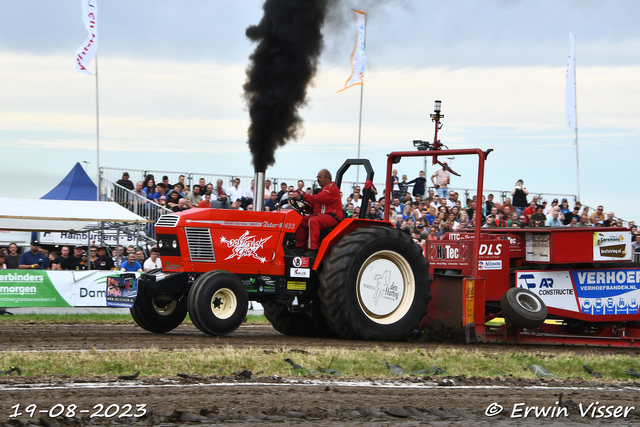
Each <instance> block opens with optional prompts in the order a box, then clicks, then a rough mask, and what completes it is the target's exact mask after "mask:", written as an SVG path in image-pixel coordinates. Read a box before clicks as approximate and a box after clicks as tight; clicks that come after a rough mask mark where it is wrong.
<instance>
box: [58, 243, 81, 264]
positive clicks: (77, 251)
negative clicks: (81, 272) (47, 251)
mask: <svg viewBox="0 0 640 427" xmlns="http://www.w3.org/2000/svg"><path fill="white" fill-rule="evenodd" d="M82 249H83V248H82V245H76V246H75V247H74V248H73V255H70V256H68V257H67V258H66V259H65V260H64V261H62V262H61V263H60V267H62V269H63V270H77V269H78V268H77V267H78V265H79V264H80V262H82Z"/></svg>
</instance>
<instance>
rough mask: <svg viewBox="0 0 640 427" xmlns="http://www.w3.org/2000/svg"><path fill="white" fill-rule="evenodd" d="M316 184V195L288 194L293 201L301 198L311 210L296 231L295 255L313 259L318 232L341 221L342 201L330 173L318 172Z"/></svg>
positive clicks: (316, 248) (325, 170) (318, 236)
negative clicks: (317, 185) (319, 188)
mask: <svg viewBox="0 0 640 427" xmlns="http://www.w3.org/2000/svg"><path fill="white" fill-rule="evenodd" d="M317 179H318V184H320V187H321V190H320V192H319V193H318V194H313V195H309V194H300V193H298V192H293V193H291V194H290V196H291V198H293V199H300V198H302V200H303V201H305V202H307V203H308V204H309V205H310V206H311V207H312V208H313V214H311V215H310V216H305V217H303V218H302V221H301V222H300V226H299V227H298V231H296V247H295V248H294V250H293V252H294V253H295V254H296V255H304V256H308V257H315V256H316V255H318V249H320V232H321V231H322V230H324V229H327V228H331V227H335V226H336V225H338V223H339V222H340V220H341V219H342V201H341V199H340V189H339V188H338V186H337V185H336V184H335V182H332V181H331V172H329V171H328V170H327V169H322V170H321V171H320V172H318V176H317ZM305 250H306V252H305Z"/></svg>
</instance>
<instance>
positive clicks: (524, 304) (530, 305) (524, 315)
mask: <svg viewBox="0 0 640 427" xmlns="http://www.w3.org/2000/svg"><path fill="white" fill-rule="evenodd" d="M500 306H501V307H502V311H503V313H504V317H505V318H506V319H508V320H509V321H510V322H511V323H513V324H514V325H516V326H519V327H521V328H524V329H537V328H539V327H540V326H542V324H543V323H544V321H545V319H546V318H547V306H546V305H545V304H544V301H542V299H540V297H539V296H538V295H536V294H534V293H533V292H531V291H530V290H528V289H523V288H511V289H509V290H508V291H507V292H506V293H505V294H504V296H503V297H502V301H501V302H500Z"/></svg>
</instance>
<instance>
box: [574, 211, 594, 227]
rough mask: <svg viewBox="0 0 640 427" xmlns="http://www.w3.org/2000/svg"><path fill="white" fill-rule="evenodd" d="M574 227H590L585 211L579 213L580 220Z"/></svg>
mask: <svg viewBox="0 0 640 427" xmlns="http://www.w3.org/2000/svg"><path fill="white" fill-rule="evenodd" d="M576 227H591V224H590V223H589V216H588V215H587V214H586V213H583V214H581V215H580V221H579V222H578V223H577V224H576Z"/></svg>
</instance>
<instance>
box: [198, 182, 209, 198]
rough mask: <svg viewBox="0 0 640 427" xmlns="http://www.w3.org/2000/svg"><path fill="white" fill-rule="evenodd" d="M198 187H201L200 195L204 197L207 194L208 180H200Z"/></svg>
mask: <svg viewBox="0 0 640 427" xmlns="http://www.w3.org/2000/svg"><path fill="white" fill-rule="evenodd" d="M197 186H198V187H200V195H201V196H202V197H204V195H205V193H206V192H207V180H206V179H204V178H200V179H199V180H198V185H197Z"/></svg>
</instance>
